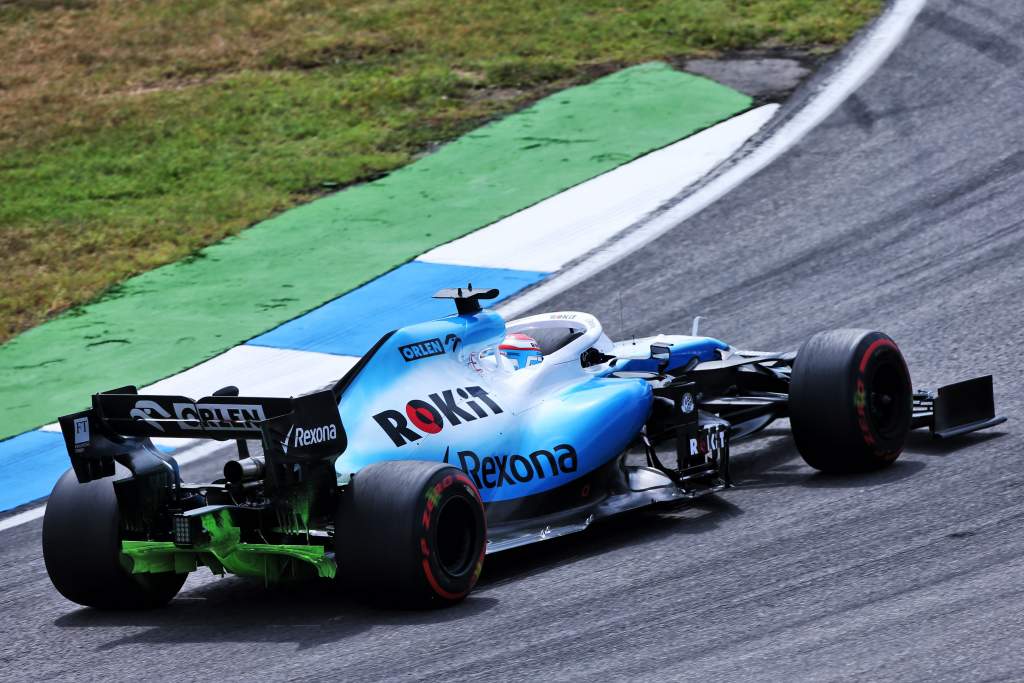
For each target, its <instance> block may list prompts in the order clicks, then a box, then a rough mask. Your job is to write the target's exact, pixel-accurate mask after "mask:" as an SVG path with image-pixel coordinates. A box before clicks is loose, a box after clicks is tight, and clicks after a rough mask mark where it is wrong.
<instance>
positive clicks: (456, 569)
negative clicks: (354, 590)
mask: <svg viewBox="0 0 1024 683" xmlns="http://www.w3.org/2000/svg"><path fill="white" fill-rule="evenodd" d="M335 544H336V548H335V556H336V557H337V558H338V563H339V573H338V575H339V577H340V578H341V580H342V581H348V582H351V583H354V584H355V585H356V586H358V587H360V588H364V589H369V590H370V594H371V595H372V597H373V598H374V599H375V600H376V601H378V602H383V603H389V604H392V605H395V606H400V607H429V606H443V605H448V604H453V603H456V602H458V601H460V600H462V599H463V598H465V597H466V595H468V594H469V592H470V591H471V590H472V589H473V586H474V585H475V584H476V581H477V579H478V578H479V576H480V570H481V569H482V568H483V562H484V550H485V548H486V545H487V524H486V521H485V518H484V508H483V503H482V502H481V500H480V494H479V492H478V491H477V489H476V486H474V485H473V482H472V481H471V480H470V479H469V477H467V476H466V475H465V473H464V472H462V470H459V469H456V468H454V467H450V466H448V465H444V464H441V463H435V462H424V461H414V460H402V461H392V462H381V463H375V464H373V465H369V466H367V467H364V468H363V469H361V470H359V471H358V472H357V473H356V474H355V475H354V476H353V477H352V482H351V484H350V485H349V486H348V488H347V489H346V490H345V491H344V492H343V494H342V499H341V502H340V504H339V506H338V519H337V522H336V524H335Z"/></svg>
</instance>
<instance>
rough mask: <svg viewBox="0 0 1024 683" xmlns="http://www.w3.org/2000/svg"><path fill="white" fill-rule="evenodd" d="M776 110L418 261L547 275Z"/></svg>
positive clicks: (732, 148) (689, 177)
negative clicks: (516, 270)
mask: <svg viewBox="0 0 1024 683" xmlns="http://www.w3.org/2000/svg"><path fill="white" fill-rule="evenodd" d="M778 108H779V105H777V104H769V105H765V106H763V107H758V108H757V109H754V110H752V111H748V112H746V113H744V114H741V115H740V116H736V117H733V118H731V119H729V120H727V121H724V122H722V123H719V124H718V125H715V126H712V127H711V128H708V129H706V130H703V131H701V132H700V133H697V134H696V135H693V136H690V137H688V138H686V139H684V140H680V141H679V142H676V143H674V144H671V145H669V146H668V147H664V148H662V149H659V150H657V151H654V152H651V153H650V154H647V155H646V156H643V157H640V158H639V159H637V160H635V161H632V162H630V163H628V164H624V165H622V166H619V167H618V168H616V169H614V170H612V171H609V172H608V173H605V174H603V175H600V176H598V177H596V178H593V179H591V180H588V181H587V182H585V183H581V184H579V185H577V186H576V187H573V188H571V189H569V190H566V191H565V192H562V193H560V194H557V195H555V196H554V197H550V198H548V199H545V200H544V201H542V202H540V203H538V204H534V205H533V206H531V207H530V208H528V209H524V210H523V211H520V212H518V213H515V214H513V215H511V216H509V217H507V218H504V219H502V220H500V221H498V222H497V223H493V224H491V225H489V226H488V227H486V228H482V229H480V230H477V231H476V232H473V233H470V234H469V235H466V236H465V237H461V238H459V239H457V240H454V241H452V242H449V243H447V244H443V245H441V246H439V247H436V248H434V249H431V250H430V251H428V252H427V253H425V254H423V255H422V256H420V257H419V258H418V259H417V260H418V261H429V262H431V263H447V264H455V265H465V266H478V267H489V268H513V269H518V270H533V271H540V272H544V273H551V272H554V271H556V270H559V269H560V268H561V267H562V266H564V265H565V264H567V263H569V262H570V261H573V260H575V259H577V258H579V257H580V256H583V255H584V254H586V253H587V252H589V251H591V250H592V249H595V248H597V247H599V246H600V245H602V244H604V243H605V242H606V241H607V240H608V239H609V238H611V237H613V236H615V235H617V234H618V233H620V232H622V231H623V230H625V229H626V228H628V227H630V226H631V225H634V224H635V223H636V222H637V221H639V220H640V219H642V218H643V217H644V216H646V215H647V214H648V213H650V212H651V211H654V210H655V209H657V208H658V207H660V206H661V205H662V204H664V203H665V202H667V201H668V200H670V199H671V198H672V197H674V196H676V195H677V194H679V193H680V192H681V191H682V190H683V189H684V188H686V187H687V186H689V185H691V184H692V183H695V182H696V181H698V180H700V179H701V178H703V177H704V176H705V175H707V174H708V173H709V172H710V171H711V170H712V169H714V168H715V166H717V165H718V164H720V163H721V162H723V161H725V160H726V159H728V158H729V157H730V156H732V155H733V153H734V152H736V150H738V149H739V148H740V147H741V146H742V145H743V143H745V142H746V141H747V140H748V139H750V137H751V136H752V135H754V133H756V132H757V131H758V130H760V129H761V127H762V126H763V125H764V124H765V123H767V122H768V120H769V119H770V118H771V117H772V116H773V115H774V114H775V111H776V110H777V109H778Z"/></svg>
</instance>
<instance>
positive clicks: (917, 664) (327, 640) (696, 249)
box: [0, 0, 1024, 681]
mask: <svg viewBox="0 0 1024 683" xmlns="http://www.w3.org/2000/svg"><path fill="white" fill-rule="evenodd" d="M1022 67H1024V6H1022V5H1021V4H1020V3H1019V2H1018V1H1017V0H998V1H996V0H987V1H986V2H981V1H980V0H978V1H977V2H975V1H964V0H957V1H956V2H952V1H949V2H933V3H931V4H930V5H929V7H928V8H927V9H926V10H925V11H924V13H923V14H922V15H921V17H920V18H919V19H918V21H917V23H916V24H915V26H914V28H913V29H912V30H911V33H910V35H909V36H908V37H907V39H906V40H905V41H904V43H903V44H902V45H901V46H900V47H899V48H898V49H897V51H896V52H895V53H894V54H893V56H892V57H891V58H890V59H889V60H888V62H887V63H886V65H885V66H884V67H883V69H882V70H880V71H879V72H878V73H876V74H875V76H874V77H872V78H871V80H870V81H868V83H867V84H866V85H865V86H863V87H862V88H861V89H860V90H859V92H858V93H857V94H856V96H855V97H853V98H851V99H850V100H849V101H847V102H846V104H845V105H844V106H843V107H842V108H841V110H839V111H838V112H836V113H835V114H834V115H833V116H832V117H831V118H830V119H829V120H828V121H827V122H826V123H825V124H823V125H822V126H820V127H819V128H818V129H816V130H815V131H814V132H813V133H812V134H811V135H810V136H809V137H807V138H806V139H805V140H804V141H802V142H801V143H800V144H799V145H798V146H797V147H795V148H794V149H793V150H791V151H790V152H789V153H788V154H786V155H785V156H784V157H782V158H781V159H779V160H778V161H777V162H775V163H774V164H773V165H771V166H770V167H769V168H767V169H766V170H765V171H763V172H761V173H760V174H758V175H757V176H755V177H754V178H752V179H751V180H750V181H748V182H747V183H746V184H745V185H743V186H742V187H740V188H739V189H737V190H735V191H733V192H732V193H731V194H730V195H728V196H727V197H726V198H725V199H724V200H723V201H720V202H718V203H717V204H715V205H714V206H712V207H711V208H709V209H708V210H706V211H704V212H703V213H701V214H699V215H698V216H696V217H694V218H693V219H691V220H689V221H687V222H686V223H684V224H683V225H681V226H680V227H679V228H678V229H676V230H674V231H672V232H671V233H670V234H668V235H666V236H664V237H662V238H660V239H658V240H657V241H655V242H653V243H651V244H650V245H648V246H647V247H646V248H644V249H642V250H640V251H639V252H637V253H635V254H633V255H632V256H630V257H628V258H627V259H625V260H624V261H622V262H620V263H619V264H617V265H616V266H615V267H613V268H610V269H609V270H607V271H606V272H605V273H603V274H602V275H600V276H598V277H595V278H593V279H592V280H590V281H588V282H586V283H585V284H584V285H582V286H579V287H576V288H574V289H571V290H569V291H567V292H565V293H564V294H562V295H560V296H559V297H558V298H557V299H556V300H555V301H553V302H552V303H551V305H550V306H549V307H548V308H552V309H554V308H578V309H583V310H590V311H592V312H594V313H596V314H598V315H599V317H601V318H602V319H603V320H604V321H605V323H606V325H607V327H608V328H609V330H610V331H611V332H612V333H614V334H616V335H619V336H621V335H628V334H632V333H636V334H645V333H649V332H656V331H666V332H669V331H682V330H686V329H688V327H689V322H688V321H689V318H690V317H691V316H692V315H694V314H701V315H704V316H706V317H707V318H708V322H707V323H705V331H706V332H707V333H710V334H714V335H716V336H720V337H722V338H725V339H727V340H730V341H733V342H735V343H738V344H741V345H744V346H748V347H756V348H766V349H775V348H792V347H795V346H796V345H797V344H798V343H799V342H800V340H802V339H804V338H805V337H807V336H808V335H810V334H812V333H813V332H815V331H817V330H820V329H825V328H831V327H842V326H858V327H872V328H877V329H882V330H885V331H886V332H888V333H889V334H891V335H892V336H893V337H894V338H895V339H896V340H897V341H899V342H901V345H902V347H903V350H904V353H905V355H906V356H907V359H908V362H909V364H910V368H911V372H912V373H913V375H914V377H915V382H916V383H917V384H918V385H921V386H932V387H934V386H936V385H937V384H940V383H944V382H946V381H955V380H959V379H964V378H967V377H969V376H972V375H974V374H978V373H988V372H991V373H993V374H995V376H996V400H997V403H998V405H999V409H1000V412H1001V413H1003V414H1005V415H1007V416H1009V418H1010V422H1009V423H1007V424H1006V425H1004V426H1003V427H1002V428H999V430H997V431H994V432H992V433H987V434H983V435H975V436H973V437H968V438H965V439H963V440H962V441H960V442H957V443H955V444H938V443H934V442H932V441H930V440H929V439H928V438H927V437H926V436H915V437H914V438H912V440H911V441H910V444H909V446H908V449H907V451H906V453H905V455H904V456H903V457H902V458H901V459H900V460H899V461H898V462H897V464H896V465H895V466H893V467H892V468H890V469H888V470H886V471H883V472H878V473H874V474H869V475H862V476H856V477H828V476H823V475H819V474H815V473H813V472H812V470H810V469H809V468H808V467H807V466H805V465H804V464H803V463H802V461H801V460H800V458H799V456H798V455H797V453H796V451H795V449H794V447H793V445H792V442H791V440H790V438H789V437H788V436H787V432H786V431H785V430H784V429H783V428H782V427H784V426H785V425H784V424H783V425H781V426H780V428H779V429H775V430H772V431H770V432H769V434H768V437H767V438H766V439H765V440H763V441H762V442H760V444H759V446H760V448H758V449H754V448H751V447H746V448H744V449H742V450H741V451H740V453H739V454H738V455H737V460H738V464H737V466H736V475H737V477H738V479H739V480H740V481H741V482H742V486H741V487H739V488H737V489H735V490H733V491H730V492H728V493H727V494H725V495H720V496H717V497H714V498H706V499H704V500H703V501H702V502H700V503H698V504H696V505H693V506H691V507H684V508H680V509H678V510H675V511H669V512H662V513H641V514H634V515H630V516H627V517H623V518H619V519H617V520H615V521H612V522H609V523H606V524H604V525H602V526H601V527H598V528H595V529H592V530H590V531H589V532H588V533H586V534H582V535H577V536H575V537H571V538H567V539H562V540H558V541H551V542H548V543H546V544H541V545H539V546H534V547H532V548H529V549H525V550H523V551H517V552H513V553H511V554H506V555H500V556H496V557H492V558H490V559H489V560H488V566H487V568H486V569H485V574H484V578H483V580H482V583H481V585H480V586H479V588H478V590H477V591H475V592H474V594H473V595H472V596H471V597H470V598H469V599H468V600H467V601H466V602H465V603H464V604H462V605H461V606H458V607H456V608H453V609H448V610H443V611H436V612H396V611H383V610H378V609H374V608H372V607H368V606H366V605H364V604H362V603H360V602H359V601H358V599H357V598H358V596H340V597H334V596H325V595H324V592H323V589H322V587H319V586H315V585H314V586H300V587H286V588H277V589H265V588H264V587H263V586H262V585H261V584H259V583H254V582H251V581H246V580H243V579H237V578H225V579H219V578H215V577H210V576H208V575H207V576H203V575H201V574H196V575H194V576H192V577H190V578H189V581H188V583H187V584H186V586H185V590H184V591H183V592H182V593H181V595H180V596H179V597H178V598H177V599H176V600H175V601H174V602H173V603H172V604H171V606H169V607H168V608H166V609H164V610H160V611H155V612H149V613H143V614H116V613H101V612H94V611H90V610H85V609H78V608H77V607H76V606H74V605H72V604H71V603H68V602H66V601H64V600H63V599H62V598H60V597H59V596H58V595H57V594H56V593H55V592H54V591H53V589H52V588H51V587H50V585H49V583H48V580H47V578H46V575H45V572H44V569H43V566H42V560H41V558H40V554H39V531H40V524H39V522H34V523H31V524H26V525H23V526H20V527H17V528H15V529H11V530H8V531H6V532H4V533H3V535H2V536H0V539H2V544H0V570H2V572H3V577H4V578H3V579H2V584H0V607H2V612H0V633H2V635H3V640H2V644H0V678H3V679H5V680H7V679H9V680H20V679H41V678H45V679H68V678H82V679H100V678H103V679H123V678H128V677H131V678H146V679H150V678H154V679H155V678H172V677H173V678H174V679H177V680H193V679H200V678H204V679H209V680H243V679H244V680H250V679H253V678H264V679H270V680H279V679H290V678H294V679H321V678H322V679H331V680H371V679H398V678H402V679H429V680H435V681H436V680H445V679H449V678H457V679H462V678H483V679H545V680H546V679H562V678H584V677H587V678H594V679H598V680H600V679H605V678H640V679H666V678H667V679H698V678H708V677H714V678H716V679H723V680H748V679H749V680H787V679H813V680H829V679H872V680H943V679H945V680H1021V679H1024V461H1022V459H1024V442H1022V439H1021V436H1020V434H1021V431H1020V429H1021V428H1020V425H1021V420H1022V419H1024V406H1022V399H1021V398H1020V391H1019V383H1020V377H1021V365H1022V364H1021V361H1020V358H1021V355H1020V348H1021V347H1022V346H1024V331H1022V322H1024V303H1022V301H1024V298H1022V294H1024V227H1022V226H1024V190H1022V189H1021V188H1022V187H1024V125H1022V124H1021V121H1024V81H1022V80H1021V78H1020V74H1021V70H1022ZM620 292H621V305H620ZM196 467H198V468H199V469H200V470H201V469H207V470H210V469H211V468H213V467H214V465H213V464H210V463H205V464H202V465H197V466H196ZM189 474H192V475H193V476H199V475H200V474H201V472H199V471H198V470H193V471H192V472H190V473H189Z"/></svg>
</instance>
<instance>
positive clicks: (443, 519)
mask: <svg viewBox="0 0 1024 683" xmlns="http://www.w3.org/2000/svg"><path fill="white" fill-rule="evenodd" d="M473 512H474V510H473V506H472V504H471V503H470V501H468V500H466V499H465V498H463V497H462V496H454V497H451V498H449V499H448V500H446V501H444V502H443V503H442V504H441V508H440V509H439V510H438V511H437V521H436V527H435V528H436V529H437V532H436V533H437V536H436V542H437V554H436V557H437V562H438V564H439V565H440V566H441V569H443V570H444V572H445V573H446V574H448V575H449V576H453V577H457V576H462V575H463V574H466V573H467V572H469V570H470V569H471V568H472V566H473V563H474V561H475V560H476V553H474V549H475V548H476V546H477V541H478V538H477V535H478V530H477V523H476V517H475V515H474V514H473Z"/></svg>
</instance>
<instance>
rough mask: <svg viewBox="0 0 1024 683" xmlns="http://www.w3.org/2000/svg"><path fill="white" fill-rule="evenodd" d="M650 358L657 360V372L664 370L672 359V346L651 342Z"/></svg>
mask: <svg viewBox="0 0 1024 683" xmlns="http://www.w3.org/2000/svg"><path fill="white" fill-rule="evenodd" d="M651 358H653V359H654V360H656V361H658V372H659V373H662V372H665V368H667V367H668V363H669V361H670V360H671V359H672V348H671V347H669V346H664V345H663V344H651Z"/></svg>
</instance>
